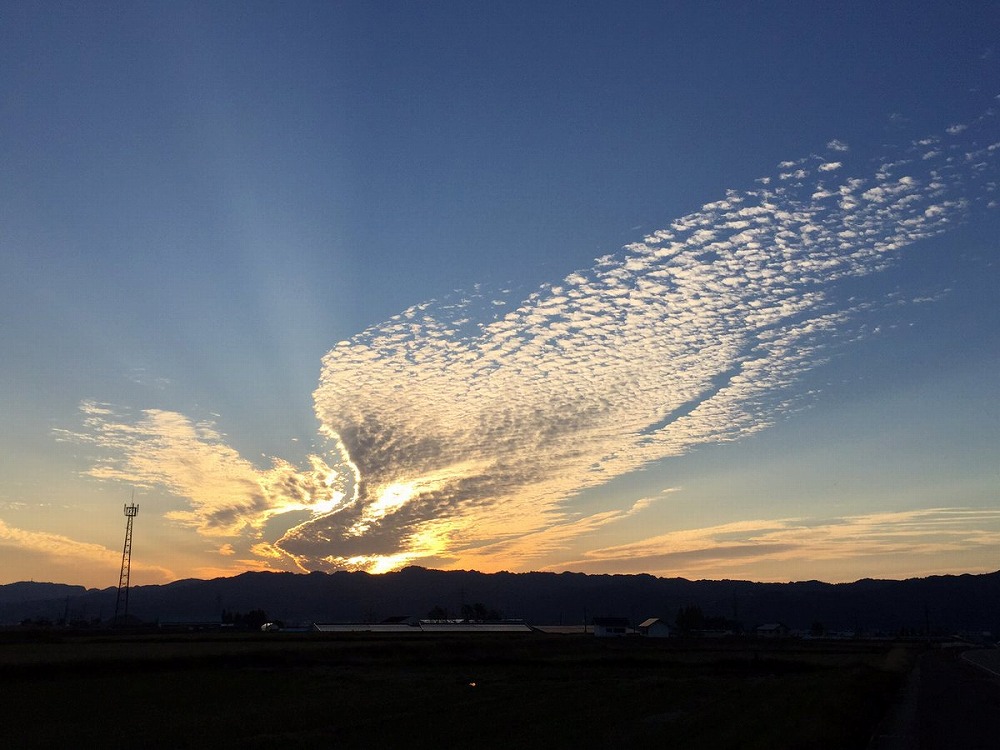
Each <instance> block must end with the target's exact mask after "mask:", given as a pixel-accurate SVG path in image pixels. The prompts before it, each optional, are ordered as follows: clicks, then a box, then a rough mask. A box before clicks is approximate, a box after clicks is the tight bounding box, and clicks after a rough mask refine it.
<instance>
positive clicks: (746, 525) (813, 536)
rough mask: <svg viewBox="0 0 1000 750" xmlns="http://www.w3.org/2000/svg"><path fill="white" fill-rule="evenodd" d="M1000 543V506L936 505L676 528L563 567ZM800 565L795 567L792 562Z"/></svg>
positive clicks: (887, 553) (742, 560) (707, 568)
mask: <svg viewBox="0 0 1000 750" xmlns="http://www.w3.org/2000/svg"><path fill="white" fill-rule="evenodd" d="M998 546H1000V510H994V509H976V508H930V509H921V510H912V511H896V512H882V513H870V514H862V515H856V516H847V517H843V518H827V519H814V518H813V519H810V518H781V519H769V520H750V521H739V522H733V523H727V524H721V525H717V526H710V527H706V528H700V529H689V530H683V531H672V532H669V533H666V534H660V535H657V536H654V537H650V538H648V539H643V540H641V541H637V542H633V543H629V544H622V545H618V546H614V547H605V548H603V549H594V550H592V551H590V552H587V553H586V555H585V556H584V557H583V558H581V559H579V560H572V561H567V562H565V563H563V564H561V565H560V566H555V567H557V568H560V567H561V568H566V569H572V570H582V571H588V570H594V571H609V570H610V571H614V572H620V573H629V572H631V573H637V572H646V573H654V574H655V573H661V574H667V575H687V576H699V575H709V576H710V575H713V574H717V573H718V571H719V570H720V569H726V570H729V571H734V570H735V571H738V570H739V569H740V568H741V567H743V566H750V565H755V566H758V565H760V563H761V562H762V561H771V562H780V563H786V564H788V565H789V566H792V565H793V564H794V563H797V562H802V563H805V562H808V563H810V564H815V563H816V562H817V561H828V560H851V559H855V558H858V557H883V558H891V557H893V556H900V555H905V556H907V557H908V558H909V559H913V558H918V557H921V556H927V557H930V556H933V555H937V554H939V553H941V552H956V551H959V552H966V553H974V552H976V551H979V552H980V553H982V552H988V551H990V550H995V549H997V548H998ZM789 569H793V568H789Z"/></svg>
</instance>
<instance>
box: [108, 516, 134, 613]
mask: <svg viewBox="0 0 1000 750" xmlns="http://www.w3.org/2000/svg"><path fill="white" fill-rule="evenodd" d="M138 513H139V506H138V505H136V504H135V503H132V504H131V505H126V506H125V547H124V548H123V549H122V572H121V574H120V575H119V576H118V598H117V599H115V619H114V620H113V623H114V624H115V625H118V624H120V623H121V621H123V620H128V580H129V574H130V571H131V568H132V521H133V520H134V519H135V517H136V515H138ZM119 617H120V618H121V620H119Z"/></svg>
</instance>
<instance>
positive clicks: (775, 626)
mask: <svg viewBox="0 0 1000 750" xmlns="http://www.w3.org/2000/svg"><path fill="white" fill-rule="evenodd" d="M757 637H758V638H787V637H788V627H787V626H786V625H783V624H781V623H780V622H770V623H767V624H766V625H758V626H757Z"/></svg>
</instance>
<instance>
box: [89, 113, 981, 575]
mask: <svg viewBox="0 0 1000 750" xmlns="http://www.w3.org/2000/svg"><path fill="white" fill-rule="evenodd" d="M952 130H953V128H952ZM995 131H996V121H995V118H993V117H983V118H980V119H979V120H977V121H976V123H975V127H969V128H968V129H965V130H962V131H959V132H957V133H955V135H956V137H955V138H952V139H949V140H948V141H947V142H944V141H941V142H940V143H938V142H937V141H935V143H936V144H937V145H936V146H935V150H936V151H937V153H936V154H934V155H933V156H931V157H929V158H924V157H925V156H926V155H927V153H928V147H927V144H917V143H914V144H908V145H907V146H906V147H903V148H902V150H900V151H899V152H891V153H888V154H887V155H886V156H885V157H884V158H882V159H881V160H879V161H878V162H877V163H875V164H874V165H872V164H868V165H862V166H861V167H856V166H855V167H853V168H852V167H850V165H849V164H848V163H847V161H846V159H847V152H848V148H847V146H846V144H844V143H842V142H841V141H837V140H834V141H830V143H829V144H828V145H827V153H825V154H820V155H815V156H811V157H808V158H804V159H798V160H793V161H788V162H783V163H782V164H781V165H779V167H778V170H779V171H778V173H777V174H776V175H774V176H771V177H764V178H761V179H759V180H757V181H755V184H756V185H757V186H758V187H757V188H755V189H750V190H746V191H742V192H741V191H735V190H732V191H728V192H727V193H726V194H725V195H724V196H723V197H722V198H721V199H719V200H717V201H714V202H711V203H708V204H706V205H705V206H703V207H702V208H701V209H700V210H698V211H696V212H694V213H692V214H689V215H687V216H683V217H680V218H678V219H677V220H675V221H673V222H671V223H670V225H669V226H668V227H665V228H664V229H661V230H658V231H655V232H651V233H650V234H648V235H647V236H646V237H644V238H643V239H642V241H640V242H636V243H634V244H631V245H628V246H627V247H625V248H624V249H623V250H622V252H620V253H618V254H615V255H611V256H606V257H603V258H600V259H598V260H597V261H596V262H595V264H594V265H593V266H592V267H591V268H588V269H583V270H581V271H579V272H576V273H573V274H570V275H569V276H567V277H566V278H565V279H563V280H562V281H561V282H560V283H558V284H554V285H546V286H544V287H542V288H540V289H538V290H536V291H534V292H533V293H531V294H529V295H527V296H526V297H525V298H524V299H522V300H520V301H518V300H517V298H515V297H514V296H513V295H512V294H506V295H504V294H496V293H489V292H487V291H485V290H482V289H477V290H475V291H474V293H472V294H468V295H465V296H461V297H458V298H456V299H451V300H444V301H430V302H426V303H423V304H420V305H417V306H414V307H412V308H410V309H408V310H406V311H404V312H402V313H401V314H399V315H397V316H395V317H393V318H391V319H390V320H388V321H386V322H385V323H382V324H380V325H377V326H373V327H372V328H370V329H368V330H366V331H364V332H362V333H360V334H358V335H357V336H354V337H353V338H351V339H350V340H348V341H342V342H340V343H339V344H337V345H336V346H335V347H334V348H333V349H332V350H331V351H330V352H329V353H328V354H327V355H326V356H325V357H324V359H323V369H322V374H321V378H320V383H319V386H318V388H317V389H316V391H315V393H314V398H315V410H316V414H317V416H318V418H319V420H320V423H321V430H322V432H323V434H324V435H325V436H326V437H327V438H329V439H330V441H331V445H333V446H335V450H334V451H333V452H332V453H331V455H330V456H328V457H325V458H321V457H318V456H314V457H312V458H311V459H310V462H311V463H310V465H309V466H306V467H294V466H292V465H290V464H288V463H286V462H284V461H281V460H279V459H276V460H275V461H274V465H273V466H272V467H270V468H268V469H259V468H256V467H254V466H253V465H252V464H250V463H249V462H247V461H246V460H244V459H242V458H241V457H240V456H239V455H238V454H237V453H236V452H235V451H234V450H232V449H231V448H229V447H228V446H226V445H225V444H224V442H223V440H222V438H221V436H219V435H218V434H217V433H216V432H215V431H214V429H213V427H212V425H211V424H208V423H194V422H192V421H190V420H188V419H187V418H185V417H183V416H182V415H179V414H176V413H171V412H166V411H157V410H148V411H145V412H143V413H142V414H141V415H140V416H139V417H138V418H134V417H128V416H122V415H118V414H115V413H113V410H111V409H109V408H106V407H102V406H100V405H97V404H89V405H85V406H84V411H85V416H86V421H87V425H86V429H85V430H83V431H82V432H81V433H79V434H78V435H75V436H74V438H75V439H85V440H89V441H91V442H92V443H94V444H97V445H99V446H100V447H101V448H102V449H104V450H105V451H107V453H108V456H109V457H108V459H107V460H106V461H105V462H103V463H100V464H98V465H97V466H95V467H94V468H93V469H92V471H91V474H92V475H93V476H95V477H100V478H106V479H117V480H123V481H128V482H140V483H144V484H159V485H162V486H165V487H167V488H168V489H170V491H171V492H173V493H175V494H176V495H178V496H180V497H183V498H186V499H187V501H188V503H189V509H188V510H186V511H183V512H177V513H174V514H172V518H174V519H175V520H177V521H180V522H183V523H189V524H191V525H193V526H195V527H196V528H197V529H198V530H199V531H201V532H202V533H204V534H208V535H217V536H227V535H228V536H234V535H249V536H251V537H252V538H254V539H257V540H259V541H260V542H261V543H262V544H264V545H265V546H262V547H259V548H258V552H257V554H258V557H260V559H263V558H264V557H266V555H269V554H272V553H273V554H287V555H290V556H292V557H293V558H294V559H295V560H296V562H297V563H298V564H299V565H300V566H301V567H303V568H306V569H317V568H343V567H361V568H366V569H370V570H384V569H388V568H391V567H394V566H398V565H402V564H405V563H406V562H408V561H412V560H421V559H422V560H439V561H444V562H445V563H448V562H451V563H457V562H459V561H469V560H485V559H486V558H487V557H488V556H489V555H495V559H496V563H495V565H494V566H493V567H496V566H504V565H508V564H509V562H508V561H509V560H515V561H516V562H517V563H518V564H520V565H530V564H531V560H532V559H533V557H532V555H534V556H535V557H536V558H537V556H538V555H539V554H540V553H541V552H543V551H550V550H552V549H554V548H558V547H559V546H560V545H564V544H565V543H566V540H567V539H570V538H575V537H578V536H580V535H583V534H587V533H590V532H592V531H593V530H594V529H595V528H598V527H600V526H602V525H604V524H608V523H612V522H614V521H616V520H620V519H621V517H622V511H609V510H602V511H600V512H597V513H589V514H588V513H583V512H580V511H577V510H575V509H574V507H573V498H574V497H575V496H576V495H577V494H578V493H580V492H581V491H583V490H585V489H587V488H591V487H594V486H597V485H601V484H604V483H606V482H607V481H609V480H610V479H612V478H614V477H617V476H620V475H622V474H625V473H627V472H630V471H634V470H636V469H638V468H640V467H642V466H644V465H647V464H649V463H650V462H652V461H656V460H658V459H662V458H664V457H667V456H676V455H680V454H683V453H685V452H687V451H689V450H691V449H692V448H693V447H694V446H698V445H702V444H706V443H717V442H723V441H731V440H737V439H740V438H743V437H745V436H747V435H750V434H752V433H754V432H756V431H758V430H761V429H764V428H766V427H767V426H768V425H769V424H770V423H771V422H772V421H773V420H774V419H775V418H777V417H779V416H780V415H781V414H782V413H784V412H785V411H786V410H787V409H788V408H790V406H791V405H792V404H793V403H794V402H795V400H796V398H797V396H798V394H796V393H795V390H794V388H793V386H794V385H795V383H796V382H797V381H798V379H799V378H800V376H801V375H802V374H803V373H804V372H806V371H808V370H810V369H812V368H815V367H816V366H818V365H819V364H821V363H822V362H824V361H825V360H826V359H827V358H828V357H829V356H830V351H831V347H832V346H834V345H835V344H838V343H843V342H844V341H847V340H850V339H851V338H852V337H854V336H856V335H857V334H855V333H853V332H852V331H853V329H852V327H851V321H852V318H853V317H854V316H855V315H856V314H857V313H858V312H859V311H860V310H862V309H864V308H865V306H866V305H868V304H871V302H870V301H869V302H859V301H857V300H853V301H844V300H843V299H841V296H840V295H839V294H838V291H839V286H838V285H839V284H840V283H841V282H843V281H845V280H847V279H851V278H855V277H859V276H864V275H868V274H872V273H875V272H878V271H880V270H883V269H885V268H887V267H888V266H889V265H890V264H892V263H893V262H895V261H896V260H897V259H898V257H899V251H900V250H902V249H903V248H905V247H906V246H907V245H909V244H911V243H914V242H917V241H919V240H922V239H925V238H928V237H932V236H934V235H937V234H939V233H941V232H944V231H946V230H947V229H948V228H949V227H951V226H953V225H954V224H955V223H956V222H958V221H960V220H961V219H962V218H963V216H965V215H966V214H967V213H968V212H969V211H970V210H973V209H974V208H976V207H977V206H979V205H986V204H988V203H989V202H990V200H991V199H992V195H991V193H993V192H994V191H995V189H996V184H997V182H996V176H995V169H996V165H995V157H996V154H997V150H996V149H994V150H990V149H989V148H988V145H987V144H989V143H995V142H996V141H997V140H998V139H997V138H996V136H995ZM959 135H960V136H961V137H960V138H959V137H957V136H959ZM983 139H985V140H983ZM834 154H835V155H836V158H837V160H836V161H832V160H831V158H830V157H831V156H833V155H834ZM287 510H303V511H309V512H310V513H311V516H310V517H309V518H307V519H306V520H305V521H303V522H302V523H300V524H298V525H296V526H294V527H293V528H292V529H290V530H289V531H287V532H286V533H284V534H283V535H282V536H281V537H280V538H278V539H264V536H263V529H264V527H265V525H266V521H267V520H268V519H269V518H271V517H273V515H274V514H276V513H281V512H284V511H287ZM640 511H641V507H639V508H638V509H636V508H633V509H631V510H630V511H629V512H640ZM734 531H735V529H734ZM779 531H781V534H780V535H779V536H780V537H781V541H775V542H773V543H774V544H778V545H787V544H794V541H789V538H790V536H789V534H790V531H789V529H788V528H786V527H784V526H783V527H781V528H780V529H779ZM775 533H777V531H776V532H775ZM753 544H754V545H757V542H754V543H753ZM751 546H753V545H751ZM757 549H759V545H758V546H757ZM532 550H534V552H532ZM265 553H266V554H265ZM483 567H486V565H484V566H483Z"/></svg>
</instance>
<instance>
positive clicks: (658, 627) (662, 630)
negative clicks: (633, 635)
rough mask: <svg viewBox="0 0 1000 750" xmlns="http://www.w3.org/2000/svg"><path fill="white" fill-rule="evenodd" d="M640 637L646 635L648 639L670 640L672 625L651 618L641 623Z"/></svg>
mask: <svg viewBox="0 0 1000 750" xmlns="http://www.w3.org/2000/svg"><path fill="white" fill-rule="evenodd" d="M639 635H644V636H646V637H647V638H669V637H670V625H668V624H667V623H666V622H664V621H663V620H661V619H660V618H659V617H650V618H649V619H648V620H644V621H643V622H641V623H639Z"/></svg>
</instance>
